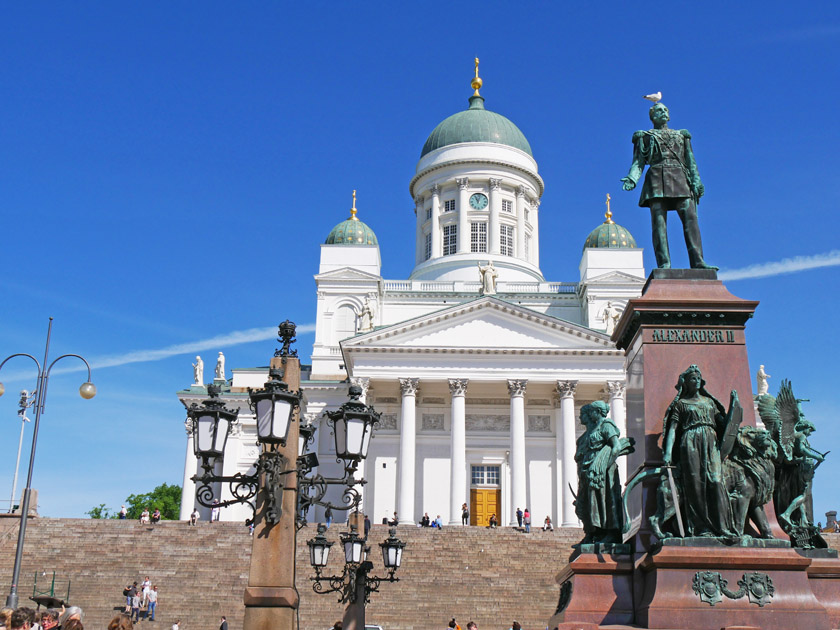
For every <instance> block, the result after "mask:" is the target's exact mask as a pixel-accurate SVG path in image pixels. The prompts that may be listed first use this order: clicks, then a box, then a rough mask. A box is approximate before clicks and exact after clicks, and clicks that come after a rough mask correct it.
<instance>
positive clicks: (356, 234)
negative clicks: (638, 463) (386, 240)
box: [324, 212, 379, 245]
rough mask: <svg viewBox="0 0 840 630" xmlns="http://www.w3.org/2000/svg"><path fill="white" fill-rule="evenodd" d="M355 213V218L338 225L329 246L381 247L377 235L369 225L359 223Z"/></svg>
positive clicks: (329, 237)
mask: <svg viewBox="0 0 840 630" xmlns="http://www.w3.org/2000/svg"><path fill="white" fill-rule="evenodd" d="M355 214H356V213H355V212H354V213H353V216H352V217H350V218H349V219H347V220H346V221H342V222H341V223H339V224H338V225H336V226H335V227H334V228H333V229H332V231H331V232H330V235H329V236H328V237H327V240H326V241H324V243H326V244H327V245H379V241H377V240H376V234H374V233H373V230H371V229H370V228H369V227H368V226H367V224H365V223H363V222H362V221H359V220H358V219H357V218H356V216H355Z"/></svg>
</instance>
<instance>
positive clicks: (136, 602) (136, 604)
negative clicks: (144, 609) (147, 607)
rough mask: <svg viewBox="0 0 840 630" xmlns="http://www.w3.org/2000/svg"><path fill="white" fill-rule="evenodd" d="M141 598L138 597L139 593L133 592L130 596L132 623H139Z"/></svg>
mask: <svg viewBox="0 0 840 630" xmlns="http://www.w3.org/2000/svg"><path fill="white" fill-rule="evenodd" d="M141 599H142V596H141V595H140V592H139V591H134V595H132V596H131V615H129V616H130V617H131V620H132V621H133V622H134V623H137V622H138V621H140V600H141Z"/></svg>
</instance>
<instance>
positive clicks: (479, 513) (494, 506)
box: [470, 488, 502, 527]
mask: <svg viewBox="0 0 840 630" xmlns="http://www.w3.org/2000/svg"><path fill="white" fill-rule="evenodd" d="M501 503H502V491H501V490H500V489H499V488H472V489H471V490H470V525H478V526H479V527H487V526H488V525H489V524H490V515H491V514H495V515H496V520H497V521H498V522H499V523H500V524H501V515H500V514H499V508H500V506H501Z"/></svg>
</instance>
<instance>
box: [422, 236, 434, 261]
mask: <svg viewBox="0 0 840 630" xmlns="http://www.w3.org/2000/svg"><path fill="white" fill-rule="evenodd" d="M424 238H425V243H424V249H425V253H424V254H423V255H424V256H425V258H423V260H429V258H431V257H432V234H431V233H429V234H426V236H425V237H424Z"/></svg>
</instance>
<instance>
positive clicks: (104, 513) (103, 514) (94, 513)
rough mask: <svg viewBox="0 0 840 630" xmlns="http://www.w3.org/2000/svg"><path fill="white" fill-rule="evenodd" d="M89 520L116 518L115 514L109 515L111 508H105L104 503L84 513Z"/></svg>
mask: <svg viewBox="0 0 840 630" xmlns="http://www.w3.org/2000/svg"><path fill="white" fill-rule="evenodd" d="M85 514H87V515H88V516H90V517H91V518H117V515H116V514H112V513H111V508H107V507H105V504H104V503H100V504H99V505H98V506H96V507H93V508H90V510H89V511H87V512H85Z"/></svg>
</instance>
